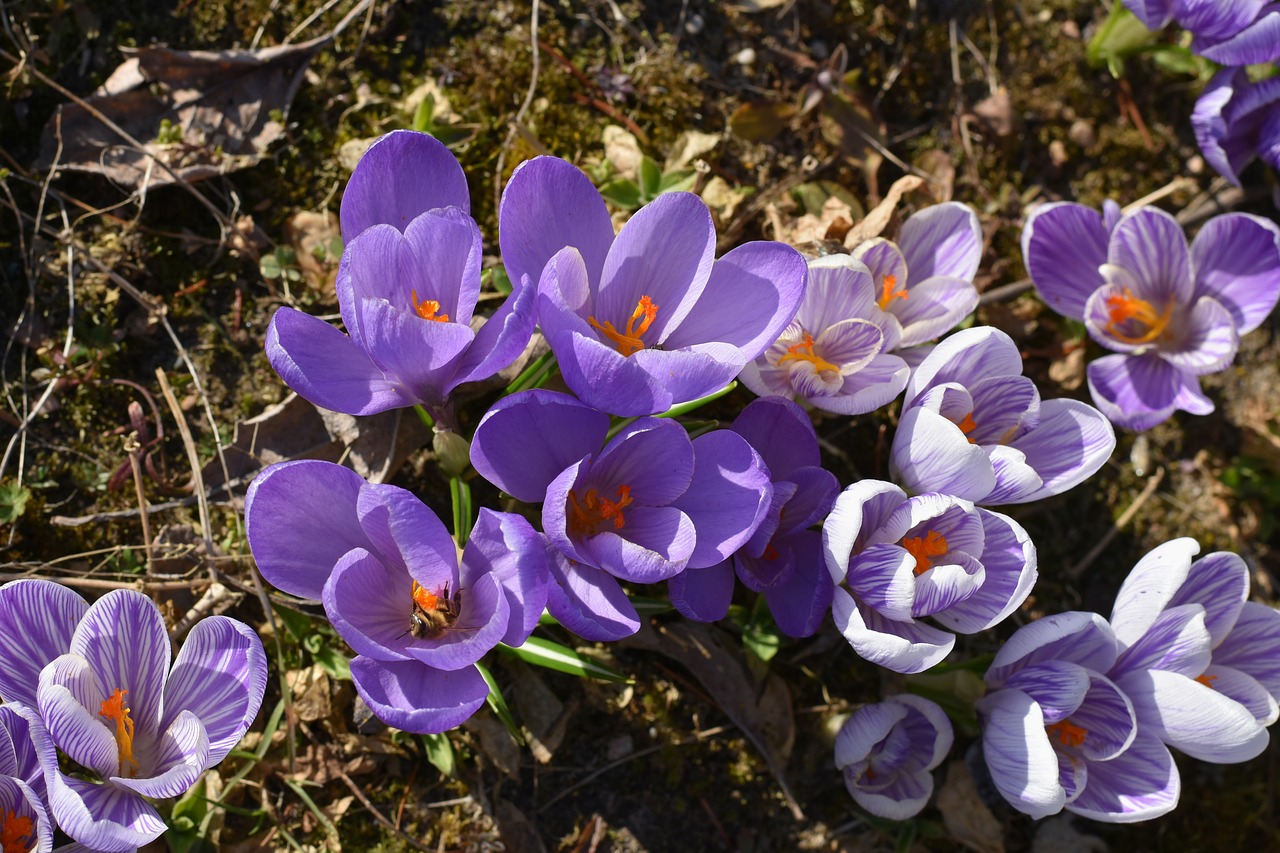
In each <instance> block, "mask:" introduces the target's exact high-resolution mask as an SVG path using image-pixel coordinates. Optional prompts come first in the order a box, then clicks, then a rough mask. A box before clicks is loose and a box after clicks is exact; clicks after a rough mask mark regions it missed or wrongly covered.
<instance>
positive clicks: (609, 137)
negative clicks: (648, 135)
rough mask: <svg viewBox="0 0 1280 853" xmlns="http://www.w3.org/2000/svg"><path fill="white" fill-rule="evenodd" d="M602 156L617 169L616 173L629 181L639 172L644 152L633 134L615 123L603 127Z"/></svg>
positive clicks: (634, 178)
mask: <svg viewBox="0 0 1280 853" xmlns="http://www.w3.org/2000/svg"><path fill="white" fill-rule="evenodd" d="M603 142H604V157H605V159H606V160H608V161H609V163H610V164H611V165H612V166H613V168H614V169H616V170H617V172H618V175H619V176H621V177H623V178H626V179H627V180H629V181H634V180H636V178H637V176H638V175H639V174H640V161H641V160H643V159H644V152H643V151H641V150H640V142H639V140H637V139H636V137H635V135H634V134H632V133H631V132H630V131H627V130H625V129H624V128H621V127H619V126H618V125H616V124H611V125H609V126H607V127H606V128H605V129H604V137H603Z"/></svg>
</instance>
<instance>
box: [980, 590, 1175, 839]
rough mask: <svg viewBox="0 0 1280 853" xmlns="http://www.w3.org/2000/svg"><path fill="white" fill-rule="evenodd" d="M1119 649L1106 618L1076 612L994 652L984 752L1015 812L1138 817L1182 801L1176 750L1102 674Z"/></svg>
mask: <svg viewBox="0 0 1280 853" xmlns="http://www.w3.org/2000/svg"><path fill="white" fill-rule="evenodd" d="M1118 651H1119V647H1118V645H1117V643H1116V638H1115V634H1114V633H1113V632H1112V630H1111V626H1110V625H1108V624H1107V621H1106V620H1105V619H1103V618H1102V617H1101V616H1099V615H1097V614H1096V613H1082V612H1071V613H1058V614H1055V615H1053V616H1046V617H1045V618H1043V619H1037V620H1036V621H1035V622H1031V623H1029V624H1027V625H1024V626H1022V627H1021V628H1019V629H1018V630H1017V631H1015V632H1014V633H1013V636H1011V637H1010V638H1009V639H1008V641H1006V642H1005V644H1004V646H1002V647H1001V649H1000V651H999V652H997V653H996V656H995V659H994V660H993V661H992V663H991V668H990V669H988V670H987V674H986V676H985V680H986V683H987V687H988V691H989V692H988V693H987V695H986V696H984V697H983V698H982V699H980V700H978V719H979V721H980V722H981V724H982V753H983V757H984V758H985V759H986V762H987V769H988V770H990V771H991V778H992V780H993V781H994V782H995V785H996V788H997V790H999V791H1000V794H1001V796H1003V797H1004V798H1005V799H1006V800H1008V801H1009V803H1010V804H1011V805H1012V806H1013V807H1014V808H1016V809H1018V811H1021V812H1025V813H1026V814H1029V815H1031V817H1033V818H1041V817H1047V816H1048V815H1052V814H1057V813H1058V812H1059V811H1061V810H1062V809H1063V808H1064V807H1065V808H1066V809H1067V811H1070V812H1074V813H1076V814H1078V815H1082V816H1084V817H1088V818H1092V819H1094V820H1100V821H1105V822H1107V823H1132V822H1135V821H1140V820H1149V819H1151V818H1154V817H1159V816H1160V815H1162V814H1165V813H1166V812H1169V811H1171V810H1172V809H1173V808H1174V806H1176V805H1177V804H1178V795H1179V793H1180V791H1181V781H1180V779H1179V776H1178V768H1177V766H1176V765H1175V764H1174V763H1173V756H1172V755H1170V754H1169V750H1168V749H1167V748H1166V747H1165V746H1164V744H1162V743H1161V742H1160V739H1159V738H1158V737H1156V736H1155V735H1154V734H1152V733H1150V732H1147V731H1146V730H1145V728H1144V727H1142V726H1140V725H1139V724H1138V720H1137V717H1136V716H1135V714H1134V710H1133V705H1132V703H1131V702H1130V701H1129V698H1128V697H1127V696H1126V695H1125V694H1124V692H1123V691H1122V690H1121V689H1120V688H1119V687H1117V686H1116V685H1115V684H1114V683H1113V682H1112V681H1111V680H1110V679H1109V678H1107V677H1106V676H1105V675H1103V673H1105V672H1106V671H1107V670H1108V669H1110V668H1111V665H1112V664H1113V663H1115V660H1116V655H1117V653H1118Z"/></svg>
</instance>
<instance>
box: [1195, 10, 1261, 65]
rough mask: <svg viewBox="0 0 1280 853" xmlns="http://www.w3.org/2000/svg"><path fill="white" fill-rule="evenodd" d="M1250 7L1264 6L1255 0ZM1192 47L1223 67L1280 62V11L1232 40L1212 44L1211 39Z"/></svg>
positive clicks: (1198, 40)
mask: <svg viewBox="0 0 1280 853" xmlns="http://www.w3.org/2000/svg"><path fill="white" fill-rule="evenodd" d="M1232 5H1237V6H1239V5H1246V4H1241V3H1235V4H1232ZM1247 5H1248V6H1249V7H1250V8H1251V7H1253V6H1257V5H1260V3H1259V2H1257V0H1254V2H1251V3H1248V4H1247ZM1188 29H1191V28H1190V27H1188ZM1192 45H1193V47H1194V48H1195V49H1196V52H1197V53H1199V54H1200V55H1201V56H1203V57H1204V58H1205V59H1210V60H1213V61H1214V62H1216V63H1218V64H1219V65H1228V66H1236V67H1244V66H1246V65H1259V64H1261V63H1265V62H1275V61H1276V60H1277V59H1280V10H1278V9H1275V8H1272V9H1271V10H1270V11H1268V12H1266V13H1264V14H1263V15H1261V16H1260V17H1258V19H1257V20H1256V21H1254V22H1253V23H1251V24H1250V25H1249V26H1247V27H1245V28H1244V29H1242V30H1240V31H1239V32H1236V33H1234V34H1233V35H1231V37H1230V38H1224V39H1223V40H1222V41H1218V42H1216V43H1210V41H1209V40H1208V39H1204V40H1202V39H1196V40H1195V41H1193V42H1192Z"/></svg>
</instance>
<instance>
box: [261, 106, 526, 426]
mask: <svg viewBox="0 0 1280 853" xmlns="http://www.w3.org/2000/svg"><path fill="white" fill-rule="evenodd" d="M424 176H425V177H424ZM461 176H462V169H461V167H460V166H458V163H457V161H456V160H454V159H453V155H452V154H450V153H449V152H448V150H447V149H444V147H443V145H441V144H440V142H439V141H437V140H435V139H433V138H432V137H430V136H428V135H427V134H420V133H413V132H410V131H398V132H396V133H392V134H388V135H387V136H385V137H383V138H382V139H381V140H379V141H378V142H377V143H375V144H374V146H373V147H372V148H370V149H369V151H368V152H367V153H366V154H365V157H364V158H363V159H362V160H361V161H360V164H359V165H358V166H357V167H356V171H355V172H354V173H353V174H352V176H351V181H350V182H349V183H348V185H347V195H346V196H344V199H343V207H342V230H343V235H344V238H345V239H347V241H348V243H347V246H346V248H345V250H344V251H343V253H342V261H341V263H340V264H339V267H338V278H337V292H338V306H339V308H340V310H341V312H342V321H343V324H344V325H345V326H346V330H347V333H346V334H343V333H342V332H340V331H338V329H336V328H334V327H333V326H330V325H329V324H328V323H325V322H324V321H323V320H320V319H318V318H316V317H312V316H311V315H309V314H304V313H302V312H301V311H298V310H296V309H293V308H289V307H284V308H281V309H279V310H278V311H277V312H276V314H275V316H274V317H272V319H271V325H270V327H269V328H268V330H267V339H266V350H267V358H268V359H269V360H270V362H271V366H272V367H274V368H275V369H276V372H277V373H279V374H280V376H281V378H283V379H284V381H285V382H286V384H288V385H289V387H290V388H293V389H294V390H295V391H297V392H298V393H299V394H300V395H302V396H303V397H305V398H306V399H308V400H310V401H311V402H313V403H315V404H316V405H318V406H323V407H325V408H327V409H333V410H335V411H340V412H346V413H348V414H353V415H370V414H375V413H377V412H382V411H386V410H387V409H393V408H398V407H403V406H413V405H415V404H422V405H425V406H427V407H428V408H429V409H433V410H439V409H440V407H442V406H443V404H444V402H445V400H446V398H447V397H448V395H449V394H450V393H451V392H452V391H453V389H454V388H456V387H457V386H458V385H460V384H462V383H464V382H475V381H479V380H482V379H487V378H488V377H490V376H492V375H493V374H495V373H497V372H498V371H499V370H501V369H502V368H504V367H506V366H507V365H508V364H510V363H511V362H512V361H513V360H514V359H515V357H516V356H517V355H519V354H520V352H521V350H522V349H523V348H524V346H525V344H526V343H527V342H528V340H529V336H530V335H531V334H532V333H533V325H534V316H533V297H534V292H533V288H532V287H531V286H527V285H526V283H525V282H523V281H520V280H517V281H515V282H514V286H513V289H512V292H511V295H510V296H509V297H508V298H507V299H506V301H505V302H504V303H503V304H502V306H501V307H500V308H499V309H498V310H497V312H496V313H495V314H494V316H493V317H491V318H490V319H489V320H488V321H487V322H486V323H485V324H484V325H483V326H482V327H480V330H479V331H474V330H473V329H472V328H471V320H472V314H473V313H474V311H475V307H476V301H477V298H478V296H479V294H480V260H481V258H480V256H481V241H480V229H479V228H478V227H477V225H476V223H475V221H474V220H472V218H471V216H470V215H469V214H468V212H467V210H468V204H469V202H468V198H467V185H466V181H465V179H462V180H459V179H460V178H461ZM437 179H438V180H437ZM348 198H349V199H350V201H349V202H348Z"/></svg>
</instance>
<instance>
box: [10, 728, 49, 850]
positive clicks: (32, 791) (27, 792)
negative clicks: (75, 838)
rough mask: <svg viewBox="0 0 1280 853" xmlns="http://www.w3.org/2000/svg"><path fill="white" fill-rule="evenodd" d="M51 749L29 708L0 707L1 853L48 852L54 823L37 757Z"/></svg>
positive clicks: (46, 735) (43, 729)
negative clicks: (38, 751) (51, 818)
mask: <svg viewBox="0 0 1280 853" xmlns="http://www.w3.org/2000/svg"><path fill="white" fill-rule="evenodd" d="M37 743H38V744H40V747H42V748H44V749H46V750H48V749H52V746H51V744H50V741H49V733H48V732H47V731H46V730H45V727H44V723H43V722H41V720H40V717H39V715H38V714H36V713H35V712H34V711H33V710H32V709H31V708H28V707H26V706H25V705H21V704H16V703H14V704H5V705H0V850H3V851H4V853H28V851H32V850H35V851H39V853H48V851H49V850H51V849H52V847H53V822H52V821H51V820H50V818H49V814H48V810H47V809H46V808H45V800H46V797H47V788H46V786H45V781H44V770H43V769H42V768H41V766H40V759H39V757H38V754H37V748H38V747H37Z"/></svg>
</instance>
